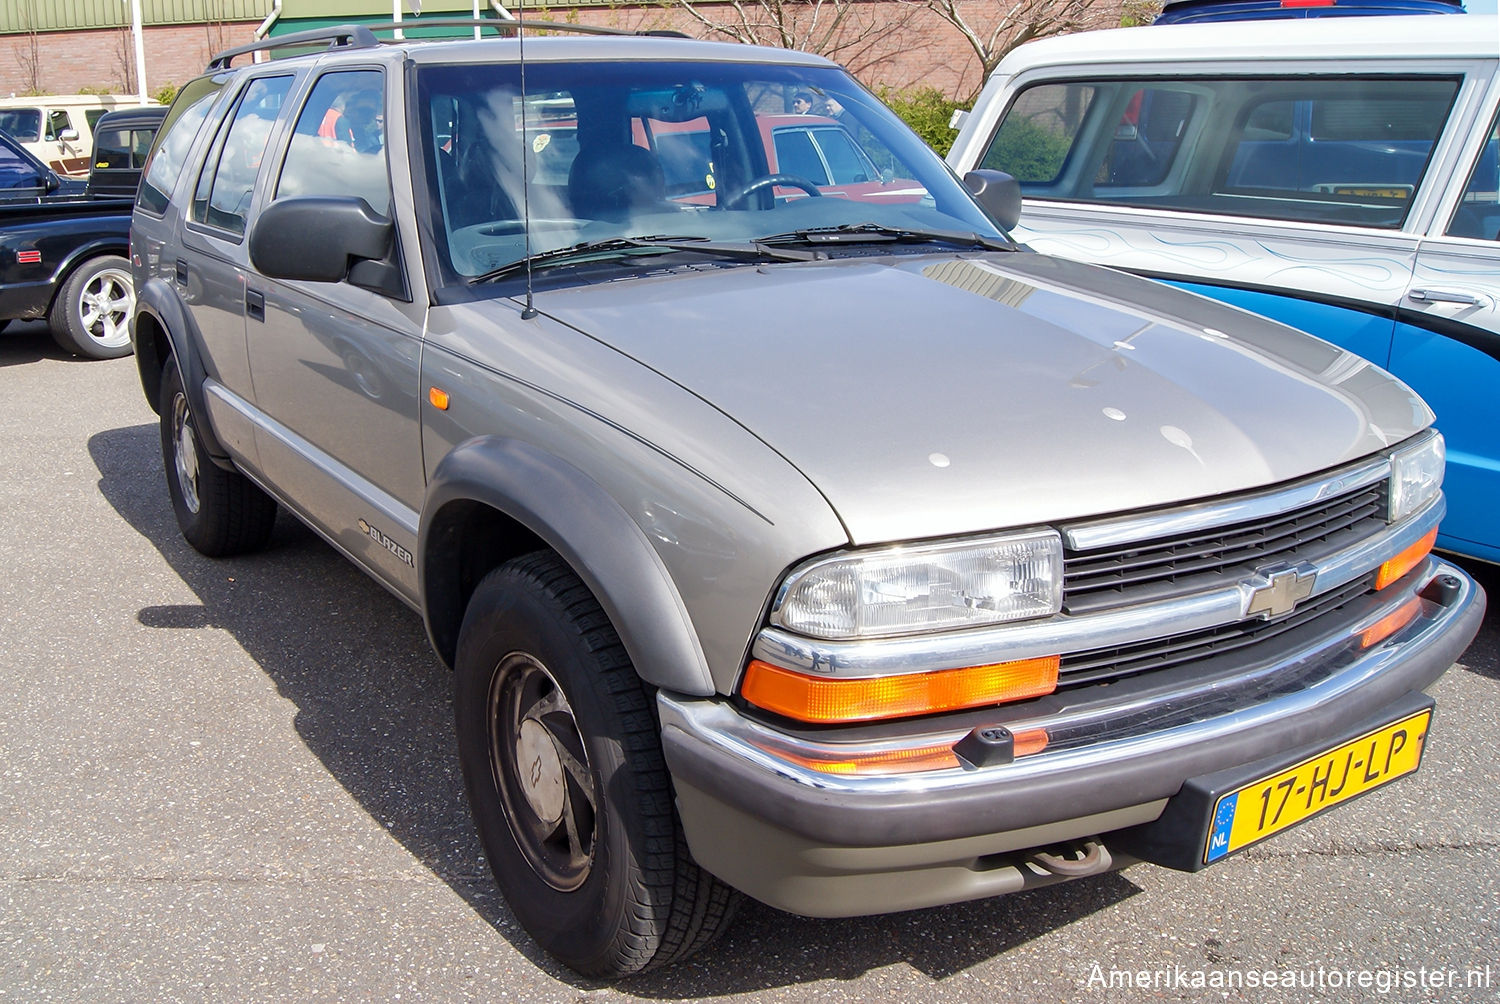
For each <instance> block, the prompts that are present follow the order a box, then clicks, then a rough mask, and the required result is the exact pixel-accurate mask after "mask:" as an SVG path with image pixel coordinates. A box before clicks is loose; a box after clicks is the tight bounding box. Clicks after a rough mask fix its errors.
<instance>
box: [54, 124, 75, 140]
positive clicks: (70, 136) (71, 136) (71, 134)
mask: <svg viewBox="0 0 1500 1004" xmlns="http://www.w3.org/2000/svg"><path fill="white" fill-rule="evenodd" d="M57 138H58V139H60V140H62V141H63V142H64V143H76V142H78V130H77V129H74V128H73V127H72V126H68V127H67V128H66V129H64V130H63V131H62V132H60V133H58V134H57Z"/></svg>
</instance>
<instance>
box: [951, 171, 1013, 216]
mask: <svg viewBox="0 0 1500 1004" xmlns="http://www.w3.org/2000/svg"><path fill="white" fill-rule="evenodd" d="M964 187H965V188H967V189H968V190H969V192H970V194H972V195H973V196H974V198H975V200H976V201H978V203H979V204H980V205H981V206H983V207H984V209H985V211H986V212H988V213H989V214H990V215H991V216H993V217H994V218H995V222H996V223H998V224H1000V226H1002V227H1004V228H1005V229H1006V230H1012V229H1014V228H1015V225H1016V224H1017V223H1020V222H1021V183H1020V182H1019V181H1017V180H1016V179H1015V178H1012V177H1011V176H1010V175H1008V174H1006V173H1005V172H1004V171H985V170H979V171H970V172H969V173H968V174H966V175H964Z"/></svg>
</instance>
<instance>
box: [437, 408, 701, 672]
mask: <svg viewBox="0 0 1500 1004" xmlns="http://www.w3.org/2000/svg"><path fill="white" fill-rule="evenodd" d="M472 503H479V504H481V505H485V506H488V507H489V508H491V509H493V510H495V511H497V512H499V513H501V514H503V515H504V516H506V517H508V518H509V519H512V520H514V521H515V522H517V523H519V524H520V525H522V526H524V527H525V528H526V529H527V530H528V531H530V533H531V534H533V535H534V536H535V537H536V538H538V539H540V540H542V541H543V542H545V543H546V544H547V545H548V546H549V547H551V548H552V549H553V550H555V551H557V553H558V554H560V555H561V556H562V557H563V559H564V560H566V561H567V562H568V564H569V565H570V566H571V567H572V568H573V570H574V571H575V572H577V573H578V575H579V577H580V578H582V579H583V581H584V583H585V584H586V585H587V586H588V587H589V589H590V590H591V591H592V592H593V594H594V596H595V598H596V599H598V601H599V604H600V606H602V607H603V608H604V612H605V613H606V614H607V615H608V616H609V619H610V623H611V624H613V625H614V628H615V630H616V632H617V633H618V634H619V636H620V641H621V642H622V643H623V644H624V646H625V650H626V652H627V653H629V655H630V658H631V661H632V662H633V663H634V664H635V668H636V672H637V673H639V674H640V676H641V678H642V679H644V680H646V681H647V682H648V683H651V684H654V685H656V686H658V687H663V688H666V689H670V690H674V691H678V692H680V693H685V694H692V695H697V696H704V697H706V696H709V695H711V694H713V693H714V685H713V679H712V677H711V676H710V674H709V669H708V660H707V658H706V657H705V656H704V653H703V648H702V645H701V644H700V642H699V639H698V634H697V631H696V630H695V629H694V627H693V623H692V619H691V617H690V616H689V614H688V610H687V606H686V605H685V604H684V603H683V601H682V596H681V595H680V593H679V592H678V590H677V587H676V585H675V583H673V581H672V578H671V576H670V574H669V573H668V571H667V568H666V566H665V565H664V564H663V563H662V560H661V557H660V556H659V555H658V554H657V552H656V550H655V548H653V547H652V546H651V543H650V541H649V539H648V538H647V537H646V534H645V533H644V532H643V531H642V530H641V528H640V526H639V525H638V524H637V523H636V521H635V520H634V519H633V518H631V516H630V514H629V513H627V512H626V511H625V509H623V508H622V507H621V506H620V505H619V504H618V503H617V502H616V501H615V500H614V499H613V498H612V497H611V496H610V495H609V494H608V493H607V492H605V491H604V489H603V488H601V487H600V486H599V485H598V483H596V482H595V481H594V480H593V479H592V478H590V477H589V476H588V475H587V474H584V473H583V472H582V471H580V470H578V469H577V468H575V467H573V466H572V465H570V464H568V463H567V462H565V461H563V460H561V459H559V458H557V457H555V456H552V455H550V454H547V453H545V452H543V451H541V450H538V449H537V448H536V447H534V446H530V445H528V444H525V443H522V442H519V441H517V440H513V439H504V438H499V437H487V438H480V439H474V440H470V441H469V442H467V443H464V444H463V445H461V446H459V447H458V448H456V449H454V450H453V451H452V452H450V453H449V454H448V455H447V456H446V457H444V458H443V460H442V462H441V463H439V464H438V466H437V469H436V470H435V471H434V472H433V476H432V479H431V481H430V482H429V484H428V489H427V497H426V501H425V504H424V505H423V507H422V520H421V526H420V529H419V531H418V537H417V567H418V570H419V574H420V576H421V594H422V597H423V613H424V616H425V618H426V620H427V629H428V634H429V637H430V638H431V640H432V644H433V647H434V648H436V649H437V651H438V652H439V653H443V654H444V655H445V657H450V658H451V653H452V652H453V651H454V649H455V648H456V646H457V638H458V629H459V626H460V625H461V623H462V620H463V604H464V602H465V601H466V600H467V596H466V595H464V585H463V581H462V577H461V576H460V575H459V574H457V569H458V567H459V563H460V559H461V554H462V548H463V546H464V541H463V539H462V534H461V533H459V532H457V526H456V524H455V523H454V522H453V520H452V519H450V518H449V516H451V513H452V511H453V508H452V507H454V506H455V505H457V506H459V507H464V506H467V505H469V504H472Z"/></svg>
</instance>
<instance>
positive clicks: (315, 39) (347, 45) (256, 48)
mask: <svg viewBox="0 0 1500 1004" xmlns="http://www.w3.org/2000/svg"><path fill="white" fill-rule="evenodd" d="M319 42H327V43H328V48H329V49H330V50H333V49H368V48H372V47H374V46H377V45H379V44H380V39H378V38H376V37H375V36H374V34H372V33H371V31H370V29H369V28H366V27H365V26H364V25H361V24H345V25H339V26H338V27H336V28H310V29H308V30H307V31H294V32H292V33H291V34H290V35H278V36H277V37H275V38H266V39H262V40H261V41H259V42H247V43H246V44H244V45H237V46H235V47H234V48H232V49H225V50H224V51H223V52H220V53H217V54H215V55H214V57H213V58H212V59H210V60H209V61H208V69H207V70H206V71H205V72H207V73H212V72H214V71H215V70H227V69H229V64H230V63H232V62H234V59H235V57H236V56H244V55H248V54H249V53H252V52H270V51H272V50H273V49H285V48H291V47H293V46H308V45H316V44H317V43H319Z"/></svg>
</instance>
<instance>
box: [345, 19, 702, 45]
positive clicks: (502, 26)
mask: <svg viewBox="0 0 1500 1004" xmlns="http://www.w3.org/2000/svg"><path fill="white" fill-rule="evenodd" d="M363 27H365V28H367V29H369V30H370V31H397V30H399V29H403V28H404V29H407V30H408V31H410V30H413V29H416V28H489V29H492V30H494V31H515V30H516V29H518V28H526V29H529V30H532V31H557V32H565V33H568V34H574V35H632V36H636V37H649V38H691V37H692V36H691V35H686V34H683V33H682V32H680V31H674V30H672V29H669V28H651V29H643V30H641V31H630V30H628V29H625V28H604V27H600V26H598V25H592V24H565V23H563V22H560V21H530V20H523V19H520V18H513V17H422V18H410V19H408V20H402V21H386V22H383V23H381V24H366V25H364V26H363ZM405 41H408V42H410V41H414V40H413V39H406V40H405ZM433 41H438V40H437V39H434V40H433Z"/></svg>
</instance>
